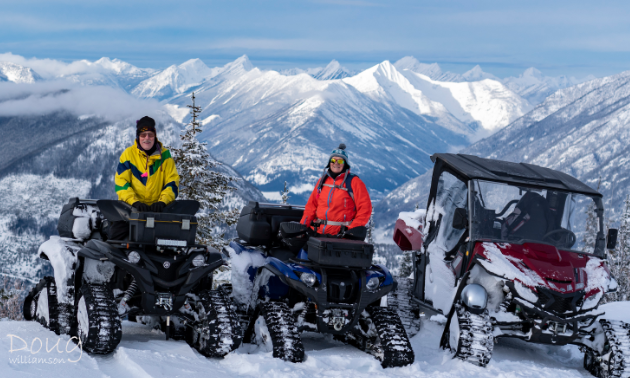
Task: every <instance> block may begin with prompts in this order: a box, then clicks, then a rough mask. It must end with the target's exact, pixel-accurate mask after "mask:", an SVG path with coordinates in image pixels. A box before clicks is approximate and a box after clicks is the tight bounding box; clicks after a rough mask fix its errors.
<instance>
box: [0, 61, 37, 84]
mask: <svg viewBox="0 0 630 378" xmlns="http://www.w3.org/2000/svg"><path fill="white" fill-rule="evenodd" d="M39 80H41V77H40V76H39V75H38V74H37V73H35V72H34V71H33V70H32V69H30V68H28V67H24V66H21V65H19V64H15V63H10V62H0V81H12V82H14V83H34V82H36V81H39Z"/></svg>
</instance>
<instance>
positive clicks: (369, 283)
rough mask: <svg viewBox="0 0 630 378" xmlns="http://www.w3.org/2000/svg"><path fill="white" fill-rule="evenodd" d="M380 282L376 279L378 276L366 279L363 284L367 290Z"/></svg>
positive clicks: (375, 286)
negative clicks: (365, 282)
mask: <svg viewBox="0 0 630 378" xmlns="http://www.w3.org/2000/svg"><path fill="white" fill-rule="evenodd" d="M380 283H381V281H380V280H379V279H378V277H372V278H370V279H369V280H368V282H367V284H366V285H365V287H366V288H367V289H368V290H370V291H371V290H376V288H378V285H379V284H380Z"/></svg>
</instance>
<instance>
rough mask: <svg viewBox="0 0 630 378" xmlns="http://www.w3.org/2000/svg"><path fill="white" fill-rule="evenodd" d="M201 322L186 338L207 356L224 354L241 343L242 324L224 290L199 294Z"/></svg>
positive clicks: (222, 355) (194, 326)
mask: <svg viewBox="0 0 630 378" xmlns="http://www.w3.org/2000/svg"><path fill="white" fill-rule="evenodd" d="M197 307H198V308H197V310H198V311H199V323H198V324H194V325H193V326H192V329H191V334H190V336H189V337H187V339H186V341H187V342H188V344H189V345H190V346H192V347H193V348H195V349H197V350H198V351H199V353H201V354H203V355H204V356H206V357H224V356H225V355H227V354H228V353H230V352H231V351H233V350H234V349H236V348H238V347H239V346H240V345H241V341H242V339H243V336H242V332H241V325H240V323H239V320H238V318H237V317H236V314H235V313H234V311H233V310H232V307H231V303H230V298H229V296H228V295H227V294H226V293H224V292H223V291H222V290H204V291H202V292H201V293H199V301H198V306H197Z"/></svg>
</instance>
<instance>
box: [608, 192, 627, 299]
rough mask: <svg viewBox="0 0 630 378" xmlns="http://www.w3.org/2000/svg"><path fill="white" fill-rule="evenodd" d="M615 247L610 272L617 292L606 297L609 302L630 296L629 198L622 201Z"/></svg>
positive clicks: (611, 256)
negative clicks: (622, 208) (614, 279)
mask: <svg viewBox="0 0 630 378" xmlns="http://www.w3.org/2000/svg"><path fill="white" fill-rule="evenodd" d="M624 204H625V205H624V210H623V214H622V215H621V222H620V225H619V234H618V236H617V247H616V248H615V249H614V251H613V252H611V254H610V271H611V273H612V275H613V276H614V277H615V278H616V279H617V284H618V285H619V286H618V287H617V292H615V293H610V294H607V295H606V299H607V300H608V301H609V302H618V301H627V300H628V297H629V294H630V278H629V277H628V275H629V274H630V196H627V197H626V200H625V201H624Z"/></svg>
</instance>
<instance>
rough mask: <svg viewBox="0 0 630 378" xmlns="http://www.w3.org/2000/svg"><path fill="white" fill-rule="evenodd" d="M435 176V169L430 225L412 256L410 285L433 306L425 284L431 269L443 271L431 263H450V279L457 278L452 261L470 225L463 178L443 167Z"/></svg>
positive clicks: (430, 197)
mask: <svg viewBox="0 0 630 378" xmlns="http://www.w3.org/2000/svg"><path fill="white" fill-rule="evenodd" d="M436 168H437V167H436ZM435 176H436V173H435V172H434V178H433V183H432V185H431V193H430V196H429V201H428V207H427V215H426V224H427V225H428V227H429V228H428V232H427V236H426V240H425V241H424V245H423V249H422V250H421V251H417V252H416V253H415V256H414V286H413V294H414V296H415V297H416V298H418V299H419V300H420V301H422V302H425V303H427V304H430V305H432V306H433V300H432V299H431V298H430V297H428V296H427V286H429V285H432V284H433V277H431V274H432V273H431V272H432V271H435V272H444V269H432V268H431V265H432V264H445V265H447V266H449V267H451V269H450V271H451V272H452V274H453V280H454V281H456V280H457V278H459V277H457V276H458V274H457V273H458V272H456V271H455V269H454V267H452V265H451V264H452V263H453V262H454V261H455V260H456V256H457V254H458V252H460V251H461V249H462V247H463V249H464V250H465V245H466V244H467V243H466V242H465V240H466V237H467V235H468V227H469V222H468V215H467V211H468V186H467V184H466V182H464V181H463V180H460V179H459V178H458V177H456V176H455V175H454V174H453V173H451V172H449V171H446V170H443V171H442V172H438V174H437V177H435ZM459 267H460V268H461V265H460V266H459Z"/></svg>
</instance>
